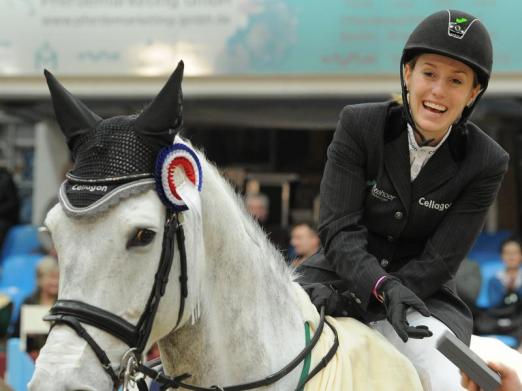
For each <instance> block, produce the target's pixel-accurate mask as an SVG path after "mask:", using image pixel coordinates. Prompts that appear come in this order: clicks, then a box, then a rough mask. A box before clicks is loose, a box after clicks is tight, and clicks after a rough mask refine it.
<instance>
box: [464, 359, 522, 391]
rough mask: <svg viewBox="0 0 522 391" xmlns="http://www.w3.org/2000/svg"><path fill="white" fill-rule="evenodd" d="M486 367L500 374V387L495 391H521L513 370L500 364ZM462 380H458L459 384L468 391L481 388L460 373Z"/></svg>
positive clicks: (490, 364)
mask: <svg viewBox="0 0 522 391" xmlns="http://www.w3.org/2000/svg"><path fill="white" fill-rule="evenodd" d="M488 366H489V367H490V368H491V369H493V370H494V371H496V372H498V373H499V374H500V378H501V382H502V383H501V386H500V388H499V389H498V390H497V391H522V383H520V379H519V378H518V375H517V373H516V372H515V370H514V369H512V368H510V367H507V366H505V365H504V364H500V363H492V362H490V363H488ZM460 374H461V376H462V378H461V380H460V384H461V385H462V387H464V388H465V389H466V390H468V391H479V390H481V388H479V386H478V385H477V384H476V383H475V382H474V381H473V380H471V379H470V378H469V376H468V375H466V374H465V373H463V372H462V371H461V372H460Z"/></svg>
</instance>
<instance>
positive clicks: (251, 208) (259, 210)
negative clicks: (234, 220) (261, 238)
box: [245, 193, 270, 225]
mask: <svg viewBox="0 0 522 391" xmlns="http://www.w3.org/2000/svg"><path fill="white" fill-rule="evenodd" d="M245 205H246V207H247V210H248V213H250V214H251V215H252V217H253V218H255V219H256V220H257V221H258V222H259V224H261V225H264V224H265V223H266V222H267V220H268V211H269V208H270V201H269V200H268V197H267V196H266V194H263V193H248V194H247V195H246V196H245Z"/></svg>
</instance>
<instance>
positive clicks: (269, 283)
mask: <svg viewBox="0 0 522 391" xmlns="http://www.w3.org/2000/svg"><path fill="white" fill-rule="evenodd" d="M216 185H217V184H216ZM213 190H214V191H218V190H219V189H213ZM214 201H215V202H218V203H219V202H221V203H222V204H221V205H217V204H214V205H213V204H212V203H213V202H214ZM204 202H205V203H206V205H205V210H206V212H205V211H204V215H203V221H204V235H205V243H206V244H205V247H206V259H207V265H206V269H207V270H206V273H205V279H204V280H203V281H202V283H203V290H204V293H203V303H202V306H203V312H202V315H201V318H200V320H199V321H198V322H197V324H196V325H189V324H187V325H186V326H184V327H183V328H182V330H179V331H178V332H176V333H172V334H171V335H169V336H168V337H167V338H165V339H164V340H163V341H162V343H161V347H162V355H164V361H165V362H166V369H167V371H168V372H171V371H172V372H174V373H183V372H189V373H191V374H192V375H193V378H192V379H191V382H192V381H193V382H200V383H202V384H207V385H209V384H210V383H212V384H216V383H218V384H220V385H230V384H234V383H241V382H246V381H252V380H258V379H262V378H264V377H266V376H267V375H270V374H272V373H274V372H276V371H278V370H279V369H281V368H282V367H284V366H285V365H286V364H287V363H289V362H290V361H291V359H292V358H293V357H295V356H296V355H297V353H298V352H299V351H300V350H301V349H302V348H303V346H304V326H303V320H302V316H301V315H300V311H299V309H298V308H297V305H296V302H295V300H294V297H293V294H292V291H293V289H294V287H293V286H292V284H291V282H290V278H289V276H288V274H287V273H288V272H287V271H284V268H283V267H282V265H279V264H277V260H276V259H272V258H274V256H276V254H275V253H274V251H275V250H274V249H273V248H271V247H270V246H267V242H266V240H264V238H262V237H260V235H259V233H258V232H256V229H255V228H253V226H252V223H251V222H250V221H248V220H245V216H244V214H243V212H242V211H241V210H240V209H239V208H238V207H237V204H236V200H233V199H224V200H223V199H222V200H221V201H219V200H216V199H214V200H205V201H204ZM216 210H222V211H224V212H223V213H224V214H223V215H222V216H220V213H216ZM299 368H300V367H299ZM298 371H299V369H298V370H296V371H294V372H293V373H292V375H291V376H288V377H286V378H285V379H283V380H282V381H280V382H278V383H277V385H276V387H275V388H274V389H285V390H286V389H292V388H293V387H295V386H296V383H297V379H298V376H299V373H298Z"/></svg>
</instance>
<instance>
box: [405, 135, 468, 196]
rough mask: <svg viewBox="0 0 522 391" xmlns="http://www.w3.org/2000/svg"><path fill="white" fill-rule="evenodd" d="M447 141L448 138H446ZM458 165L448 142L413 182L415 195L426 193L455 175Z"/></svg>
mask: <svg viewBox="0 0 522 391" xmlns="http://www.w3.org/2000/svg"><path fill="white" fill-rule="evenodd" d="M446 141H447V140H446ZM457 169H458V166H457V163H456V162H455V160H454V159H453V156H452V154H451V151H450V148H449V144H448V142H445V143H444V144H442V145H441V146H440V148H439V149H437V152H435V154H434V155H433V156H432V157H431V159H430V160H428V163H426V165H425V166H424V167H423V168H422V170H421V172H420V173H419V176H418V177H417V178H416V179H415V180H414V181H413V183H412V188H413V190H412V192H413V195H414V197H415V198H416V197H417V196H421V195H425V194H426V193H429V192H430V191H431V190H433V189H435V188H437V187H439V186H441V185H443V184H444V183H445V182H447V181H448V180H450V179H451V178H453V177H454V176H455V173H456V172H457Z"/></svg>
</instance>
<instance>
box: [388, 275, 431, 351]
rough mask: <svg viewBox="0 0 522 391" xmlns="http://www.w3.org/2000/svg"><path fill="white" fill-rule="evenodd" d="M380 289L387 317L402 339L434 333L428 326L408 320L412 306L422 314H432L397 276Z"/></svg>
mask: <svg viewBox="0 0 522 391" xmlns="http://www.w3.org/2000/svg"><path fill="white" fill-rule="evenodd" d="M379 290H380V293H381V294H382V296H383V300H384V306H385V307H386V318H387V319H388V321H389V322H390V323H391V325H392V326H393V328H394V329H395V332H396V333H397V335H398V336H399V337H400V339H402V340H403V341H404V342H406V341H408V338H416V339H422V338H426V337H431V336H432V335H433V333H432V332H431V331H430V330H429V329H428V327H427V326H424V325H419V326H410V325H409V324H408V322H407V320H406V311H407V310H408V308H410V307H411V308H413V309H414V310H416V311H418V312H420V313H421V315H424V316H426V317H428V316H430V311H429V310H428V307H426V304H424V302H423V301H422V300H421V299H419V297H418V296H417V295H416V294H415V293H413V292H412V291H411V290H410V289H408V288H407V287H405V286H404V285H402V284H401V283H400V281H399V280H398V279H396V278H388V279H386V280H385V281H384V282H383V284H382V285H381V287H380V288H379Z"/></svg>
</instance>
